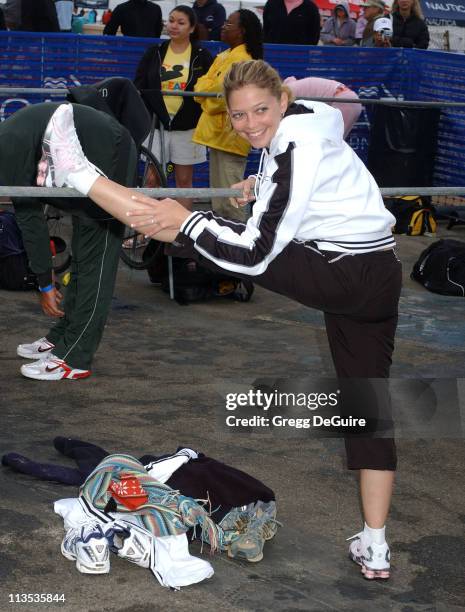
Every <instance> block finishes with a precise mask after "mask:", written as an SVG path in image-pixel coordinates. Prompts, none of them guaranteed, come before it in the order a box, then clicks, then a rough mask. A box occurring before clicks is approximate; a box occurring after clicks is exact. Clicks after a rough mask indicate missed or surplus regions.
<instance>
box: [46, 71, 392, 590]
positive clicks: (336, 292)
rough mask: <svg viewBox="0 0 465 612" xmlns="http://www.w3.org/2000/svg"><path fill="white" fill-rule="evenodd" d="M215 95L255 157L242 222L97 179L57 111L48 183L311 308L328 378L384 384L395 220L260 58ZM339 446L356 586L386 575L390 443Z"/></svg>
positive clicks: (351, 440)
mask: <svg viewBox="0 0 465 612" xmlns="http://www.w3.org/2000/svg"><path fill="white" fill-rule="evenodd" d="M224 93H225V100H226V103H227V106H228V112H229V117H230V120H231V124H232V126H233V128H234V129H235V130H236V131H237V132H238V133H239V134H240V135H241V136H242V137H243V138H244V139H246V140H247V141H248V142H249V143H250V144H251V145H252V146H253V147H256V148H262V149H263V152H262V160H261V164H260V169H259V172H258V174H257V176H256V177H255V178H249V179H247V180H246V181H243V182H242V183H241V187H242V191H243V196H242V197H241V198H238V199H237V200H236V203H237V204H238V205H242V204H244V203H245V202H248V201H250V200H251V199H255V204H254V207H253V214H252V217H251V218H250V219H249V220H248V222H247V224H241V223H237V222H233V221H228V220H225V219H221V218H218V217H217V216H216V215H214V214H213V213H212V212H194V213H190V212H189V211H187V210H186V209H185V208H184V207H182V206H181V205H180V204H179V203H178V202H176V201H175V200H172V199H164V200H159V201H158V200H153V199H150V198H148V197H144V196H139V195H135V194H134V192H132V191H131V190H129V189H126V188H124V187H121V186H119V185H117V184H115V183H113V182H112V181H110V180H108V179H106V178H104V177H102V176H100V175H99V174H98V173H97V172H96V170H95V169H94V167H93V166H92V165H91V164H90V163H89V162H88V161H87V159H86V158H85V157H84V155H83V154H82V152H81V151H80V145H79V141H78V139H77V136H76V135H75V132H74V127H73V122H72V107H70V106H66V105H63V106H62V107H61V109H62V110H59V111H57V112H56V113H55V116H54V118H53V119H52V121H51V124H52V125H51V134H52V136H51V138H50V140H48V141H46V142H44V149H45V153H46V155H47V157H48V160H49V172H48V176H49V183H53V184H55V185H57V186H62V185H63V184H67V185H70V186H72V187H74V188H76V189H78V190H79V191H81V192H82V193H84V194H88V196H89V197H90V198H92V199H93V200H94V201H95V202H96V203H97V204H99V205H100V206H102V208H104V209H105V210H107V211H108V212H110V213H111V214H112V215H114V216H116V217H117V218H119V219H121V220H123V221H124V222H125V223H131V221H132V224H134V225H135V226H136V227H137V228H138V229H140V230H141V231H143V232H144V233H147V234H149V235H153V236H156V238H157V239H159V240H162V241H165V242H172V243H173V245H172V246H171V247H170V251H171V252H172V253H173V254H177V255H180V256H183V257H192V258H195V259H197V260H199V259H201V260H202V263H203V264H204V265H211V266H215V267H220V268H223V269H225V270H228V271H230V272H232V273H234V274H235V275H236V276H246V277H253V279H254V282H256V283H257V284H259V285H262V286H263V287H265V288H267V289H270V290H272V291H276V292H277V293H280V294H282V295H286V296H288V297H290V298H292V299H294V300H297V301H298V302H300V303H302V304H304V305H306V306H309V307H312V308H317V309H319V310H322V311H323V312H324V315H325V323H326V331H327V335H328V340H329V345H330V349H331V354H332V357H333V361H334V366H335V370H336V374H337V376H338V377H339V378H340V379H350V378H353V379H368V378H378V379H385V378H387V377H388V376H389V368H390V365H391V356H392V352H393V348H394V336H395V330H396V325H397V313H398V300H399V294H400V288H401V265H400V262H399V260H398V259H397V257H396V254H395V252H394V250H393V247H394V246H395V244H394V239H393V237H392V233H391V226H392V225H393V224H394V218H393V217H392V215H391V214H390V213H389V212H388V211H387V210H386V209H385V207H384V205H383V201H382V198H381V195H380V192H379V189H378V187H377V185H376V183H375V181H374V179H373V177H372V176H371V175H370V173H369V172H368V170H367V169H366V168H365V166H364V165H363V163H362V162H361V161H360V159H359V158H358V156H357V155H356V154H355V153H354V151H353V150H352V149H351V148H350V147H349V146H348V145H347V144H346V143H345V142H344V140H343V122H342V116H341V113H340V112H339V111H337V110H335V109H333V108H331V107H330V106H328V105H326V104H322V103H317V102H307V101H300V102H297V103H292V100H291V94H290V92H289V90H287V88H285V87H283V85H282V83H281V80H280V78H279V76H278V74H277V73H276V72H275V71H274V70H273V69H272V68H271V67H270V66H269V65H268V64H266V63H265V62H263V61H260V60H259V61H253V60H251V61H245V62H239V63H237V64H235V65H234V66H232V68H231V69H230V71H229V73H228V74H227V76H226V78H225V81H224ZM51 177H54V180H53V181H51V180H50V178H51ZM252 194H254V195H252ZM134 219H136V221H135V222H134ZM345 444H346V451H347V462H348V468H349V469H351V470H359V472H360V492H361V500H362V509H363V515H364V520H365V524H364V528H363V531H361V532H360V533H359V534H357V536H355V539H354V540H353V542H352V543H351V545H350V555H351V558H352V559H353V560H354V561H356V562H357V563H358V564H359V565H361V566H362V572H363V574H364V576H365V578H368V579H372V578H388V577H389V573H390V562H389V547H388V545H387V543H386V540H385V521H386V518H387V515H388V511H389V505H390V500H391V494H392V485H393V481H394V470H395V469H396V451H395V443H394V440H393V439H392V438H376V437H348V438H346V440H345Z"/></svg>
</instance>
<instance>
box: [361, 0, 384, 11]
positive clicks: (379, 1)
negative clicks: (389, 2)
mask: <svg viewBox="0 0 465 612" xmlns="http://www.w3.org/2000/svg"><path fill="white" fill-rule="evenodd" d="M360 6H363V8H368V7H369V6H374V7H375V8H379V9H382V10H383V11H384V10H385V9H386V3H385V2H383V0H366V2H361V3H360Z"/></svg>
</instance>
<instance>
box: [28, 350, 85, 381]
mask: <svg viewBox="0 0 465 612" xmlns="http://www.w3.org/2000/svg"><path fill="white" fill-rule="evenodd" d="M21 374H22V375H23V376H25V377H26V378H34V379H35V380H62V379H63V378H67V379H69V380H78V379H80V378H87V377H88V376H90V374H91V372H90V370H78V369H77V368H72V367H70V366H69V365H67V364H66V362H64V361H63V359H59V358H58V357H55V355H53V353H49V354H48V355H47V357H46V358H44V359H39V361H34V362H32V363H27V364H24V365H22V366H21Z"/></svg>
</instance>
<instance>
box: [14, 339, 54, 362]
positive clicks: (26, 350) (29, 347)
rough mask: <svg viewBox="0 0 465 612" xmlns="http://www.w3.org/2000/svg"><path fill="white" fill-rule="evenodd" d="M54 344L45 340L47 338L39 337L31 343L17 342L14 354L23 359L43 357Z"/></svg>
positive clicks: (49, 351) (48, 353)
mask: <svg viewBox="0 0 465 612" xmlns="http://www.w3.org/2000/svg"><path fill="white" fill-rule="evenodd" d="M54 348H55V345H54V344H52V343H51V342H49V341H48V340H47V338H45V337H44V338H39V340H36V341H35V342H32V343H31V344H19V345H18V346H17V348H16V354H17V355H19V357H24V359H44V357H47V356H48V355H50V353H51V351H52V349H54Z"/></svg>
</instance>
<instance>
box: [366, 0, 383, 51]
mask: <svg viewBox="0 0 465 612" xmlns="http://www.w3.org/2000/svg"><path fill="white" fill-rule="evenodd" d="M360 6H363V16H364V17H365V19H366V25H365V28H364V29H363V33H362V39H361V41H360V46H361V47H374V46H375V40H374V37H373V24H374V22H375V21H376V19H378V18H379V17H382V16H383V15H384V12H385V10H386V4H385V3H384V2H383V0H367V1H366V2H364V3H363V4H361V5H360Z"/></svg>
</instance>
